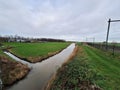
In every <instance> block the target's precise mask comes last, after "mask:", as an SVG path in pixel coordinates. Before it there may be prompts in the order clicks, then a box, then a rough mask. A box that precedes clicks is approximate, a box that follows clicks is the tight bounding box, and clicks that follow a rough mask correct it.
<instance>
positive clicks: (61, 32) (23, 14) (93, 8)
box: [0, 0, 120, 41]
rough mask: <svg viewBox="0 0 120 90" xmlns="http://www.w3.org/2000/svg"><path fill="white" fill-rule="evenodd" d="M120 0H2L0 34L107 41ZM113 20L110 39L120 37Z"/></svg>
mask: <svg viewBox="0 0 120 90" xmlns="http://www.w3.org/2000/svg"><path fill="white" fill-rule="evenodd" d="M119 4H120V1H119V0H114V1H113V0H0V35H16V34H17V35H18V36H24V37H37V38H56V39H65V40H72V41H85V40H86V38H88V41H91V40H92V38H93V37H94V38H95V40H96V41H105V38H106V32H107V21H108V19H109V18H111V19H120V12H119V10H120V5H119ZM119 29H120V23H111V28H110V37H109V41H120V40H119V37H120V36H119V35H120V31H119Z"/></svg>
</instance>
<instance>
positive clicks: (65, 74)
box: [50, 47, 104, 90]
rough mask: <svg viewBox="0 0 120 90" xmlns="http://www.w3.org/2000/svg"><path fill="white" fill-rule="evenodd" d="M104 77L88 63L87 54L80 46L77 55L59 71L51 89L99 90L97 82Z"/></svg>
mask: <svg viewBox="0 0 120 90" xmlns="http://www.w3.org/2000/svg"><path fill="white" fill-rule="evenodd" d="M103 79H104V78H103V77H102V75H100V74H98V73H97V72H96V71H95V70H94V69H93V67H92V66H91V65H90V64H89V63H88V58H87V56H86V55H85V53H84V51H83V49H82V48H81V47H79V50H78V53H77V55H76V57H74V58H73V60H72V61H70V62H69V63H68V64H66V65H64V66H63V67H62V68H61V69H60V70H59V71H58V73H57V75H56V79H55V81H54V82H53V83H52V85H51V88H50V90H91V89H93V90H94V89H97V90H99V88H98V87H97V86H96V85H95V83H96V81H99V80H100V81H101V80H103Z"/></svg>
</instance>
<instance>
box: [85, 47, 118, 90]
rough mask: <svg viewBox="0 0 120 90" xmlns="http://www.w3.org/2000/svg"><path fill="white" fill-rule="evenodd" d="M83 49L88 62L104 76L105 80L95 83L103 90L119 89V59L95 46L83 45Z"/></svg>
mask: <svg viewBox="0 0 120 90" xmlns="http://www.w3.org/2000/svg"><path fill="white" fill-rule="evenodd" d="M84 49H85V52H86V53H87V55H88V58H89V63H90V64H91V65H92V66H93V67H94V68H95V69H96V71H97V72H99V73H100V74H102V75H103V76H104V78H105V80H102V81H101V82H99V81H98V82H96V83H97V84H98V85H99V86H101V87H102V88H103V89H104V90H119V89H120V60H119V59H116V58H115V57H112V56H110V55H109V54H108V53H105V52H103V51H100V50H98V49H95V48H91V47H88V46H84Z"/></svg>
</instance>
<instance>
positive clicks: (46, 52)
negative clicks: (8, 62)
mask: <svg viewBox="0 0 120 90" xmlns="http://www.w3.org/2000/svg"><path fill="white" fill-rule="evenodd" d="M69 44H70V43H63V42H62V43H61V42H46V43H4V46H5V47H7V48H9V51H10V52H11V53H13V54H14V55H16V56H18V57H20V58H22V59H24V60H27V61H29V62H38V61H41V60H43V59H46V58H47V57H50V56H52V55H54V54H56V53H58V52H60V51H61V50H63V49H64V48H66V47H67V46H68V45H69Z"/></svg>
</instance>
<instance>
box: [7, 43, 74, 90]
mask: <svg viewBox="0 0 120 90" xmlns="http://www.w3.org/2000/svg"><path fill="white" fill-rule="evenodd" d="M74 48H75V44H71V45H70V46H68V47H67V48H66V49H64V50H63V51H62V52H60V53H59V54H57V55H55V56H53V57H50V58H48V59H46V60H44V61H42V62H39V63H36V64H30V63H28V62H25V61H24V62H23V60H20V59H19V58H16V57H15V56H14V55H11V54H9V53H7V54H8V55H9V56H11V57H12V58H14V59H16V60H17V61H20V62H22V63H24V64H28V65H29V66H30V67H32V70H31V71H30V73H29V74H28V75H27V77H26V78H25V79H23V80H21V81H19V82H18V83H16V84H14V85H13V86H11V87H10V88H9V89H7V90H42V89H43V88H44V86H45V85H46V84H47V81H48V80H49V79H50V77H51V76H52V75H53V74H54V73H55V72H56V71H57V69H58V68H59V67H61V65H62V64H63V63H64V62H65V61H66V60H67V59H68V58H69V56H70V55H71V53H72V52H73V50H74Z"/></svg>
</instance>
